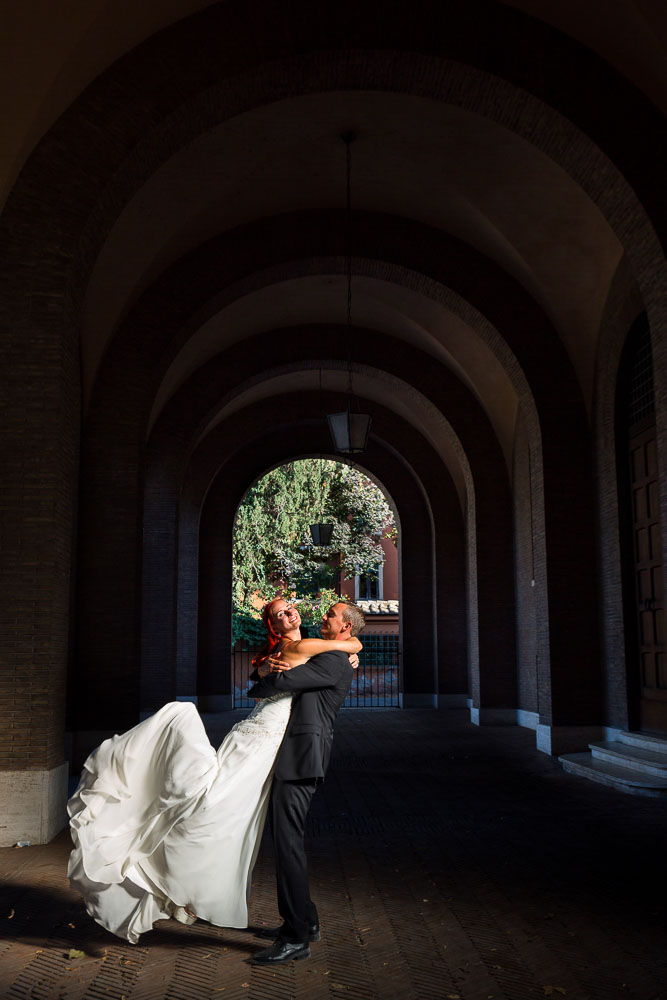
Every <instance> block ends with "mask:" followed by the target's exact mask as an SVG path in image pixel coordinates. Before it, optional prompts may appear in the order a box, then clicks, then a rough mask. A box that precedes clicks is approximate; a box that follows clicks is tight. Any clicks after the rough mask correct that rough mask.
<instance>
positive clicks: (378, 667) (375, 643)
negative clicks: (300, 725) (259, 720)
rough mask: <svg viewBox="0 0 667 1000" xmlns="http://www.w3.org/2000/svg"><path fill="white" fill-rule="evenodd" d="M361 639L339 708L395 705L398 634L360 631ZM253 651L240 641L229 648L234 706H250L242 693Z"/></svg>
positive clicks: (245, 685) (397, 692) (254, 651)
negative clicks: (357, 657)
mask: <svg viewBox="0 0 667 1000" xmlns="http://www.w3.org/2000/svg"><path fill="white" fill-rule="evenodd" d="M361 640H362V642H363V644H364V648H363V650H362V651H361V653H360V655H359V669H358V670H355V672H354V677H353V678H352V687H351V688H350V693H349V694H348V696H347V698H346V699H345V701H344V703H343V708H398V706H399V692H400V684H399V646H398V636H397V635H392V634H388V633H380V632H378V633H373V632H371V633H367V632H364V633H363V635H362V636H361ZM255 653H256V650H255V649H243V648H241V644H240V643H237V644H236V646H235V647H234V650H233V652H232V668H233V676H234V708H252V707H253V706H254V704H255V703H254V701H252V700H251V699H250V698H247V697H246V692H247V690H248V688H249V687H250V674H251V672H252V666H251V661H252V658H253V656H254V655H255Z"/></svg>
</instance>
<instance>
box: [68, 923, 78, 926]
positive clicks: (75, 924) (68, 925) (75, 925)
mask: <svg viewBox="0 0 667 1000" xmlns="http://www.w3.org/2000/svg"><path fill="white" fill-rule="evenodd" d="M67 926H68V927H76V924H72V923H70V924H68V925H67Z"/></svg>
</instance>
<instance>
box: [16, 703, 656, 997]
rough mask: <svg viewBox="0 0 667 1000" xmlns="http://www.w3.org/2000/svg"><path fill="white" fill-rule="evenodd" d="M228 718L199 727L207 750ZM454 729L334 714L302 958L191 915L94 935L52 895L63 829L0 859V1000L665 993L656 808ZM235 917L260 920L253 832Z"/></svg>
mask: <svg viewBox="0 0 667 1000" xmlns="http://www.w3.org/2000/svg"><path fill="white" fill-rule="evenodd" d="M233 718H234V716H233V715H232V714H231V713H230V714H227V715H225V716H217V717H210V718H208V719H207V725H208V726H209V732H210V735H211V737H212V741H213V742H214V743H217V742H219V740H220V739H221V738H222V735H223V734H224V732H225V729H226V727H228V726H229V725H230V724H231V722H232V720H233ZM466 718H467V717H466V714H465V713H463V712H457V711H447V712H423V711H422V712H407V711H406V712H400V711H395V712H391V711H370V712H361V711H349V712H344V713H343V714H342V715H341V717H340V720H339V725H338V731H337V739H336V749H335V756H334V761H333V766H332V769H331V771H330V773H329V776H328V778H327V781H326V783H325V784H324V786H323V787H322V788H321V789H320V790H319V791H318V793H317V796H316V798H315V800H314V803H313V808H312V812H311V821H310V825H309V849H310V855H311V859H312V883H313V895H314V897H315V899H316V900H317V902H318V905H319V908H320V917H321V921H322V926H323V939H322V941H321V942H320V943H318V944H313V945H312V958H311V959H310V960H309V961H302V962H297V963H292V964H291V965H289V966H284V967H280V968H278V969H273V970H267V969H260V968H253V967H251V966H250V965H248V963H247V959H248V957H249V955H250V954H251V953H252V952H253V950H255V949H256V948H257V947H260V946H261V944H260V942H258V941H257V939H256V938H254V937H253V936H252V934H251V933H248V932H247V931H230V930H223V929H220V928H215V927H211V926H208V925H206V924H202V923H198V924H195V925H194V926H192V927H183V926H181V925H179V924H176V923H175V922H173V921H169V922H163V923H161V924H159V925H158V926H157V927H156V929H155V930H153V931H152V932H151V933H150V934H147V935H145V937H144V938H142V940H141V942H140V944H139V945H137V946H132V945H129V944H126V943H124V942H122V941H120V940H117V939H115V938H113V937H112V936H111V935H110V934H108V933H107V932H105V931H103V930H102V929H101V928H100V927H98V926H97V925H96V924H95V923H94V922H93V921H92V920H91V919H90V918H89V917H88V916H87V914H86V912H85V910H84V908H83V905H82V903H81V901H80V899H79V898H78V897H77V895H76V894H75V893H73V892H72V891H71V890H70V889H69V887H68V884H67V880H66V878H65V874H64V872H65V865H66V859H67V854H68V850H69V840H68V835H67V833H63V834H61V835H60V836H59V837H58V838H57V839H56V840H55V841H54V842H53V843H52V844H49V845H47V846H44V847H28V848H14V849H11V848H7V849H3V850H0V867H1V872H2V883H3V884H2V889H1V899H0V933H1V935H2V938H1V940H0V996H2V997H3V998H4V997H7V998H16V1000H19V998H34V1000H51V998H67V1000H75V998H81V1000H93V998H95V1000H112V998H114V1000H122V998H125V1000H149V998H154V1000H159V998H162V997H168V998H171V1000H198V998H207V1000H208V998H216V997H222V998H223V1000H231V998H241V1000H259V998H267V1000H291V998H295V1000H296V998H300V1000H320V998H322V1000H323V998H332V997H340V998H349V1000H352V998H382V1000H390V998H397V1000H399V998H400V1000H404V998H405V1000H410V998H415V1000H420V998H437V1000H447V998H461V1000H491V998H493V1000H523V998H538V997H545V996H551V997H553V998H555V1000H558V998H560V997H566V998H567V1000H585V998H590V1000H598V998H599V1000H614V998H617V997H618V998H635V1000H667V934H666V931H667V923H666V921H665V911H666V905H665V904H666V884H665V868H666V865H665V856H666V853H667V836H666V835H667V804H665V803H662V802H659V801H655V800H650V799H641V798H635V797H632V796H626V795H623V794H621V793H619V792H615V791H613V790H610V789H607V788H604V787H602V786H597V785H593V784H589V783H587V782H585V781H583V780H582V779H579V778H575V777H572V776H569V775H566V774H564V773H563V772H562V770H561V769H560V767H559V765H558V764H557V762H556V761H555V760H553V759H551V758H549V757H547V756H545V755H544V754H541V753H538V752H537V751H535V749H534V736H533V734H532V733H531V732H529V731H527V730H522V729H518V728H514V727H508V728H500V727H498V728H483V729H478V728H476V727H473V726H471V725H470V724H469V723H468V722H467V721H466ZM251 909H252V920H253V921H254V922H255V923H257V924H260V923H262V922H265V923H266V922H268V923H272V922H273V921H274V920H276V918H277V914H276V910H275V902H274V883H273V875H272V858H271V845H270V842H269V841H268V840H267V839H266V838H265V841H264V844H263V847H262V851H261V855H260V859H259V862H258V865H257V868H256V870H255V878H254V888H253V897H252V907H251ZM71 948H76V949H78V950H79V951H82V952H83V953H84V956H83V957H82V958H72V959H70V958H69V957H68V955H69V951H70V949H71Z"/></svg>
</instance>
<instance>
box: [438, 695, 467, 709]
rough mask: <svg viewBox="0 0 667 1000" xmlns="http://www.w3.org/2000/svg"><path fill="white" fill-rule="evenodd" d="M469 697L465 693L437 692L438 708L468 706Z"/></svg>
mask: <svg viewBox="0 0 667 1000" xmlns="http://www.w3.org/2000/svg"><path fill="white" fill-rule="evenodd" d="M469 703H470V699H469V698H468V695H467V694H439V695H438V708H468V706H469Z"/></svg>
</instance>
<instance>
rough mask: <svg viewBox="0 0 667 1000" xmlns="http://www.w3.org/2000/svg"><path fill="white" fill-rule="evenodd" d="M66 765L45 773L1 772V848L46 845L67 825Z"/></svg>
mask: <svg viewBox="0 0 667 1000" xmlns="http://www.w3.org/2000/svg"><path fill="white" fill-rule="evenodd" d="M68 777H69V763H68V762H67V761H65V762H64V763H63V764H59V765H58V766H57V767H52V768H51V769H50V770H48V771H46V770H45V771H0V847H12V846H13V845H14V844H16V843H18V842H19V841H21V840H29V841H30V843H31V844H48V843H49V841H50V840H53V838H54V837H55V836H56V835H57V834H59V833H60V831H61V830H63V829H64V828H65V826H66V825H67V808H66V806H67V779H68Z"/></svg>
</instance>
